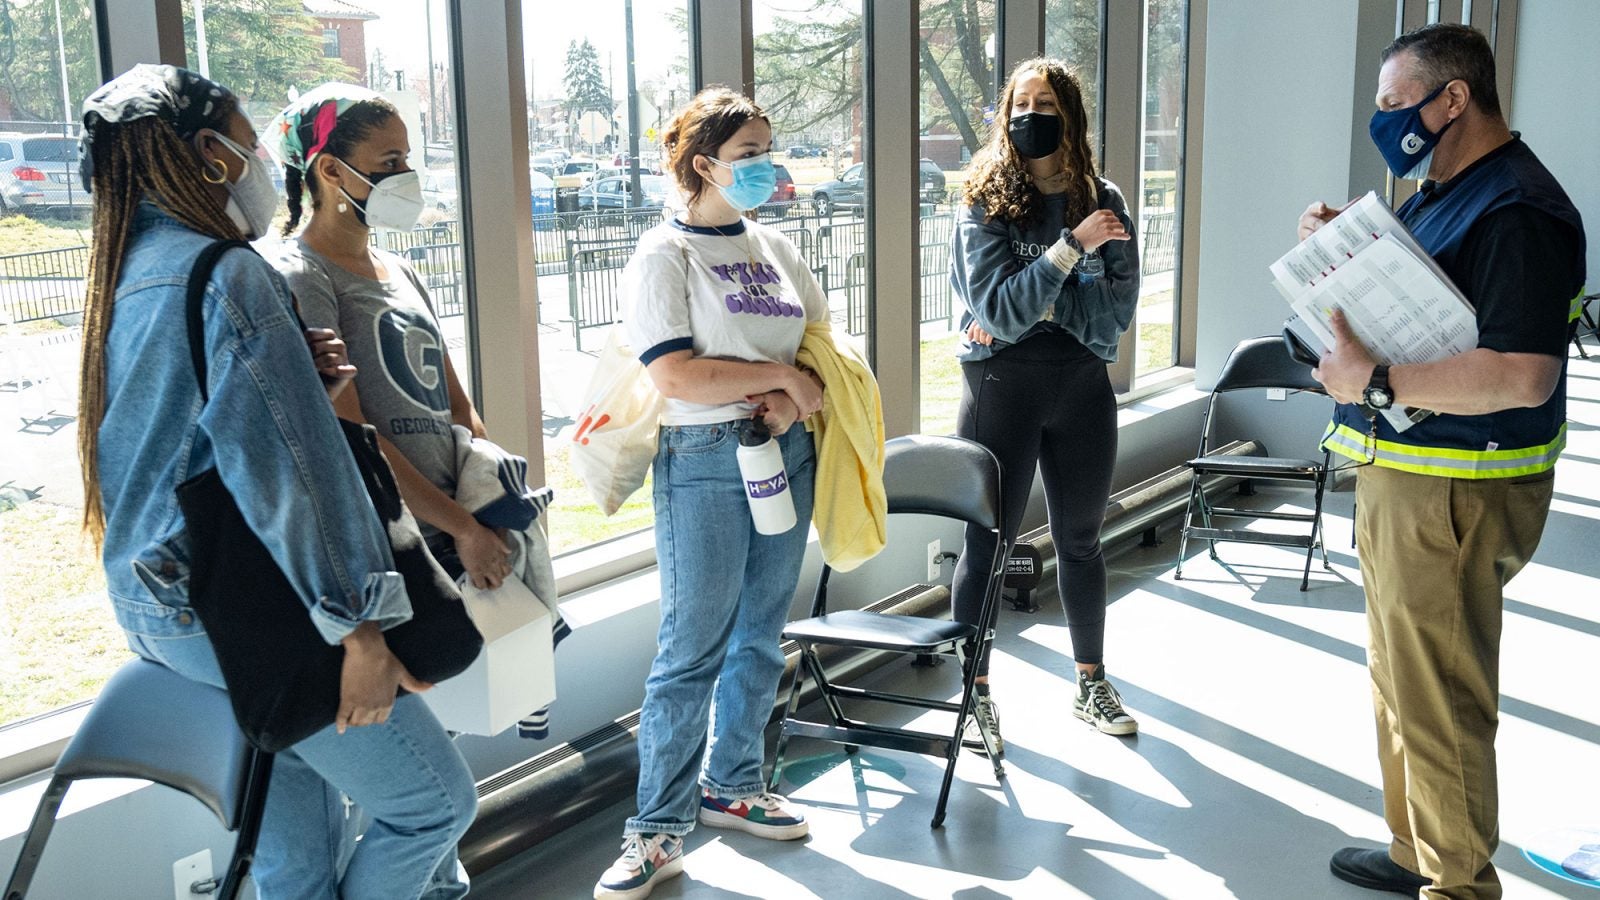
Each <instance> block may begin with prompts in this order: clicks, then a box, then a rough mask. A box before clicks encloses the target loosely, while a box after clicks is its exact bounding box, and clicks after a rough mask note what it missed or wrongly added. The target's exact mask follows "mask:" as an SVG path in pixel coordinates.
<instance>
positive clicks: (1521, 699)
mask: <svg viewBox="0 0 1600 900" xmlns="http://www.w3.org/2000/svg"><path fill="white" fill-rule="evenodd" d="M1571 376H1572V377H1571V380H1570V382H1569V385H1570V395H1571V419H1572V423H1571V425H1570V435H1569V441H1570V444H1569V450H1568V452H1567V455H1566V456H1565V457H1564V458H1563V461H1562V462H1561V464H1560V468H1559V470H1558V476H1557V484H1556V500H1555V503H1554V508H1553V510H1552V512H1551V516H1550V522H1549V526H1548V528H1547V530H1546V532H1545V537H1544V540H1543V543H1542V544H1541V546H1540V548H1539V552H1538V554H1537V555H1536V557H1535V559H1534V562H1533V563H1532V564H1531V565H1530V566H1529V567H1528V568H1527V569H1526V570H1525V571H1524V572H1523V574H1522V575H1520V576H1519V577H1518V578H1517V579H1516V580H1514V581H1513V582H1512V583H1511V585H1510V586H1509V588H1508V589H1507V592H1506V604H1505V608H1506V613H1507V615H1506V618H1505V635H1504V641H1503V648H1502V701H1501V711H1502V715H1501V728H1500V734H1499V742H1498V746H1499V752H1500V797H1501V838H1502V843H1501V846H1500V851H1499V853H1498V854H1497V855H1496V857H1495V863H1496V865H1497V867H1498V868H1499V870H1500V873H1501V878H1502V880H1503V881H1504V883H1505V887H1506V896H1507V897H1511V898H1537V897H1578V896H1596V897H1600V894H1591V893H1590V891H1589V890H1587V889H1586V888H1585V886H1583V885H1580V884H1579V883H1577V882H1575V881H1571V880H1562V879H1561V878H1559V877H1557V876H1556V875H1553V874H1550V873H1548V872H1546V871H1544V870H1541V869H1540V868H1539V867H1538V866H1537V865H1536V864H1535V863H1534V862H1532V861H1530V860H1529V859H1528V858H1527V856H1525V854H1524V851H1525V850H1532V851H1535V852H1542V853H1543V854H1544V855H1545V856H1554V857H1555V858H1556V862H1557V864H1559V862H1560V860H1561V859H1562V858H1564V857H1565V856H1566V855H1567V854H1568V853H1570V852H1572V851H1573V850H1576V849H1577V846H1578V845H1579V844H1580V843H1586V842H1600V780H1597V779H1596V778H1595V777H1594V773H1596V772H1600V704H1597V703H1596V695H1595V685H1596V684H1600V606H1597V598H1600V564H1597V563H1596V552H1597V550H1600V522H1597V520H1600V363H1583V362H1579V361H1577V360H1576V359H1574V361H1573V365H1572V373H1571ZM1352 498H1353V494H1351V493H1349V492H1339V493H1333V494H1330V495H1329V497H1328V512H1327V521H1326V526H1327V544H1328V549H1329V557H1330V561H1331V562H1332V566H1333V568H1332V571H1323V570H1321V568H1320V567H1319V566H1313V569H1312V583H1311V589H1310V590H1309V591H1307V592H1306V593H1301V592H1300V591H1299V590H1297V588H1298V582H1299V564H1300V559H1299V557H1298V555H1297V554H1296V553H1295V552H1294V551H1292V550H1287V549H1280V548H1272V547H1257V546H1248V545H1237V544H1228V545H1222V547H1221V554H1222V559H1223V560H1224V564H1221V565H1219V564H1217V563H1215V562H1212V561H1211V560H1209V559H1207V558H1206V557H1205V551H1204V549H1203V548H1194V547H1191V548H1190V549H1191V560H1192V561H1191V562H1190V563H1189V564H1188V565H1187V566H1186V567H1185V572H1184V579H1183V580H1182V581H1177V580H1175V579H1174V577H1173V571H1172V569H1173V563H1174V561H1175V559H1176V553H1177V542H1176V540H1175V539H1173V538H1171V537H1169V538H1168V539H1167V540H1166V542H1165V543H1163V544H1162V545H1161V546H1159V547H1157V548H1153V549H1142V548H1137V547H1129V548H1126V549H1123V550H1119V551H1118V552H1117V553H1115V554H1114V556H1113V558H1112V560H1111V596H1112V598H1113V603H1112V606H1111V608H1110V610H1109V620H1108V632H1107V662H1108V667H1109V672H1110V675H1111V677H1112V679H1113V681H1114V682H1115V683H1116V684H1117V685H1118V686H1119V688H1120V690H1121V691H1122V695H1123V698H1124V700H1125V701H1126V703H1127V705H1128V707H1129V709H1130V710H1131V711H1132V712H1133V713H1134V714H1135V715H1136V716H1137V717H1138V718H1139V720H1140V724H1141V726H1142V727H1141V731H1140V734H1139V735H1138V736H1137V737H1136V738H1129V739H1122V738H1113V737H1107V736H1104V735H1101V734H1099V733H1097V732H1095V731H1093V730H1091V729H1089V728H1088V727H1087V726H1085V725H1083V724H1082V723H1080V722H1078V721H1077V720H1075V719H1073V718H1072V717H1071V715H1070V711H1069V709H1070V707H1069V704H1070V694H1069V691H1070V690H1071V668H1072V663H1071V659H1070V654H1069V652H1068V644H1067V631H1066V628H1065V627H1064V625H1063V620H1062V618H1061V611H1060V606H1059V604H1058V603H1057V602H1056V601H1055V599H1054V598H1053V597H1052V596H1041V598H1040V600H1041V603H1043V608H1042V609H1041V610H1040V611H1039V612H1037V613H1034V614H1031V615H1029V614H1022V613H1016V612H1011V611H1010V610H1006V611H1004V612H1003V613H1002V616H1001V623H1000V635H999V639H998V643H997V649H996V654H995V659H994V663H993V677H994V685H995V686H994V694H995V697H996V699H997V701H998V702H999V704H1000V709H1001V714H1002V725H1003V731H1004V734H1005V737H1006V741H1007V753H1006V769H1007V773H1008V777H1007V778H1006V779H1005V780H1004V781H1003V782H1001V783H999V784H996V783H995V780H994V778H993V775H992V773H991V771H990V769H989V766H988V765H987V763H986V762H985V761H983V760H981V759H979V758H977V757H973V756H971V755H966V756H964V757H963V758H962V760H961V761H960V762H959V764H958V768H957V771H956V782H955V785H954V787H953V788H952V792H951V799H950V810H949V816H948V819H947V821H946V823H945V826H944V827H943V828H942V829H940V830H930V829H929V827H928V820H929V817H930V816H931V815H932V811H933V800H934V797H935V796H936V794H937V791H938V779H939V776H940V767H939V763H938V761H936V760H933V759H931V758H928V757H923V756H916V755H912V754H905V753H895V752H891V751H876V750H871V749H867V750H864V751H863V752H862V753H861V754H860V755H859V756H858V757H856V758H854V759H851V758H849V757H846V756H845V755H844V754H843V753H842V752H840V748H838V747H836V746H833V745H825V744H819V743H812V742H804V741H796V742H794V743H793V744H792V745H791V749H790V755H789V759H790V760H791V761H790V762H789V763H788V764H787V766H786V776H785V780H784V784H783V787H782V788H781V790H783V791H784V792H785V793H787V794H788V796H789V797H790V798H791V799H792V800H793V801H794V802H795V804H796V805H797V806H798V807H800V808H801V809H802V810H804V812H805V813H806V815H807V816H808V817H809V818H810V820H811V824H812V830H811V835H810V836H809V837H808V838H807V839H805V840H803V841H798V842H794V843H788V844H779V843H772V842H767V841H762V840H760V839H757V838H754V837H750V836H748V835H744V834H739V833H728V832H721V831H716V830H713V829H707V828H701V829H698V830H697V831H695V832H694V833H693V834H692V835H691V836H690V838H689V841H688V852H687V857H686V868H685V873H684V875H683V876H681V877H679V878H677V879H675V880H672V881H669V882H666V883H665V884H663V885H662V886H661V887H659V888H658V889H657V890H656V891H655V893H654V895H653V896H655V897H661V898H690V897H692V898H732V897H761V898H789V897H795V898H806V897H817V898H830V900H831V898H854V897H874V898H903V897H919V898H922V897H927V898H946V897H948V898H960V900H979V898H992V897H1062V898H1066V897H1094V898H1118V900H1121V898H1134V900H1139V898H1155V897H1173V898H1211V897H1242V898H1267V897H1272V898H1281V897H1297V898H1345V897H1348V898H1353V900H1354V898H1366V897H1378V896H1382V895H1380V894H1376V893H1373V892H1369V891H1365V890H1361V889H1358V888H1354V887H1351V886H1349V885H1346V884H1344V883H1342V882H1339V881H1337V880H1336V879H1334V878H1333V877H1332V876H1331V875H1330V874H1329V873H1328V868H1327V860H1328V856H1329V854H1330V853H1331V852H1332V851H1333V850H1335V849H1337V848H1338V847H1341V846H1345V845H1348V844H1363V845H1366V846H1380V845H1381V844H1383V843H1384V842H1385V841H1386V840H1387V835H1386V831H1385V828H1384V825H1383V821H1382V818H1381V816H1380V805H1379V800H1380V798H1379V792H1378V789H1377V782H1378V770H1377V765H1376V759H1375V756H1374V752H1373V750H1374V737H1373V725H1372V719H1371V708H1370V695H1369V693H1368V682H1367V675H1366V670H1365V650H1364V646H1365V639H1366V625H1365V620H1364V614H1363V599H1362V594H1361V589H1360V586H1359V585H1360V573H1359V571H1358V568H1357V562H1356V558H1355V556H1354V551H1352V550H1351V547H1350V534H1351V513H1352ZM1257 502H1261V503H1264V504H1268V505H1274V504H1278V503H1283V504H1297V503H1299V502H1301V497H1300V496H1298V495H1294V494H1291V493H1289V492H1282V493H1276V492H1272V491H1267V490H1263V491H1262V492H1261V493H1260V494H1259V495H1258V498H1257ZM1052 593H1053V592H1052ZM956 677H957V676H956V672H955V671H954V669H953V667H951V666H944V667H941V668H939V669H935V670H925V669H912V668H910V667H908V666H905V665H903V664H898V663H897V664H893V665H891V666H889V667H886V668H884V669H881V670H879V672H878V673H875V675H874V678H875V679H876V680H878V681H880V682H882V683H886V684H893V685H895V686H896V687H901V688H907V687H913V686H917V685H920V686H921V687H922V688H924V689H926V690H928V691H929V692H930V693H942V694H945V695H947V696H949V695H953V694H954V692H955V690H956ZM936 716H937V714H932V713H930V714H927V717H926V718H927V720H928V721H929V722H930V723H931V722H932V720H933V719H934V718H935V717H936ZM632 808H633V807H632V802H631V801H629V802H625V803H620V804H618V805H616V806H615V807H613V808H612V809H610V810H608V811H606V812H605V813H603V814H601V815H597V816H595V817H594V818H592V819H590V820H588V821H587V822H585V823H584V824H583V825H582V826H580V827H578V828H575V829H572V830H570V831H568V832H567V833H565V834H563V835H561V836H560V837H559V838H556V839H554V840H552V841H549V842H546V843H545V844H543V845H541V846H539V847H536V848H534V849H533V850H531V851H529V852H528V853H526V854H524V855H523V856H522V857H519V858H518V859H516V860H515V861H513V862H512V863H509V864H506V865H503V866H501V867H499V868H498V869H497V870H495V871H493V872H491V873H488V874H486V875H484V876H481V877H480V878H479V879H478V881H477V884H476V885H475V888H476V889H475V890H474V896H477V897H485V898H532V897H563V898H564V897H587V896H589V891H590V890H591V887H592V885H593V883H594V881H595V879H596V878H597V877H598V876H599V874H600V872H601V871H602V870H604V869H605V867H606V866H607V865H609V864H610V862H611V860H612V859H613V858H614V857H615V855H616V852H617V842H618V835H619V834H620V829H621V825H622V821H623V819H625V818H626V817H627V816H628V815H629V814H630V813H631V812H632ZM1591 832H1592V833H1591ZM1558 867H1559V866H1558ZM1594 886H1600V885H1594V884H1591V885H1590V887H1594Z"/></svg>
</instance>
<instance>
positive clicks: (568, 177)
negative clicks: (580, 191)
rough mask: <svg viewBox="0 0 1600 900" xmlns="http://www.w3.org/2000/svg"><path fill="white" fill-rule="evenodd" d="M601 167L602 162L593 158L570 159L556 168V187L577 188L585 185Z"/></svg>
mask: <svg viewBox="0 0 1600 900" xmlns="http://www.w3.org/2000/svg"><path fill="white" fill-rule="evenodd" d="M599 169H600V163H598V162H596V161H595V160H592V159H569V160H567V161H566V162H564V163H562V164H561V168H559V169H557V170H556V187H562V188H575V187H583V186H584V185H585V184H587V183H588V182H589V180H590V179H592V178H594V177H595V173H596V172H598V171H599Z"/></svg>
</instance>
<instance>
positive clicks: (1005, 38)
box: [995, 0, 1044, 100]
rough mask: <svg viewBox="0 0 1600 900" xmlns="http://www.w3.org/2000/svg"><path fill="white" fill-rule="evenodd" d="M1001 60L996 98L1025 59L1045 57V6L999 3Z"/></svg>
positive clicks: (1029, 1) (1032, 1)
mask: <svg viewBox="0 0 1600 900" xmlns="http://www.w3.org/2000/svg"><path fill="white" fill-rule="evenodd" d="M997 14H998V16H999V22H998V24H999V26H1000V60H1001V64H1000V67H999V69H998V70H997V71H996V72H995V80H996V81H997V82H999V85H998V86H997V87H996V89H995V98H996V100H998V99H999V96H1000V91H1001V90H1003V89H1004V87H1005V80H1006V77H1007V76H1008V75H1010V74H1011V70H1012V69H1015V68H1016V67H1017V64H1018V63H1020V62H1022V61H1023V60H1025V59H1032V58H1033V57H1035V56H1043V55H1044V3H1043V2H1041V0H1000V3H999V5H998V7H997Z"/></svg>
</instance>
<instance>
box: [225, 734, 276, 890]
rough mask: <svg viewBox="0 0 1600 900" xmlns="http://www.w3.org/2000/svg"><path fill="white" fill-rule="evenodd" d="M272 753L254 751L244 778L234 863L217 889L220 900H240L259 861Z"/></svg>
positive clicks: (270, 777)
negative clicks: (251, 872)
mask: <svg viewBox="0 0 1600 900" xmlns="http://www.w3.org/2000/svg"><path fill="white" fill-rule="evenodd" d="M272 760H273V755H272V754H271V753H263V752H262V751H260V750H255V751H252V752H251V755H250V772H249V774H248V775H246V776H245V789H244V806H243V808H242V809H241V810H240V813H239V836H238V838H237V839H235V840H234V842H233V860H232V862H230V863H228V872H227V874H226V875H225V876H224V877H223V879H222V885H221V887H219V888H218V889H217V900H238V897H239V892H240V891H241V890H243V889H244V883H245V881H246V879H248V878H249V877H250V866H251V864H253V863H254V862H255V859H256V841H257V839H259V838H260V837H261V819H262V816H263V815H265V813H266V811H267V789H268V787H270V786H271V783H272Z"/></svg>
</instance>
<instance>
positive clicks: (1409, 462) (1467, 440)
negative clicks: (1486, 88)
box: [1323, 136, 1585, 478]
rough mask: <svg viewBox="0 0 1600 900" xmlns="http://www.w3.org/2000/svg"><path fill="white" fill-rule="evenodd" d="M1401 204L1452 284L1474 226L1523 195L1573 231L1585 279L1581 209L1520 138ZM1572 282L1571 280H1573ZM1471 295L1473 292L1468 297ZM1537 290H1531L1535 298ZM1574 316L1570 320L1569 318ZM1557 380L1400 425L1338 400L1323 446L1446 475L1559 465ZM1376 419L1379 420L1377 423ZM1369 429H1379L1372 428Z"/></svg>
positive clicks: (1528, 471) (1562, 415)
mask: <svg viewBox="0 0 1600 900" xmlns="http://www.w3.org/2000/svg"><path fill="white" fill-rule="evenodd" d="M1424 188H1425V190H1422V191H1419V192H1418V193H1417V194H1415V195H1414V196H1412V198H1411V199H1410V200H1408V201H1406V203H1405V205H1404V206H1402V207H1400V210H1399V212H1398V216H1399V218H1400V220H1401V221H1402V222H1404V223H1405V224H1406V227H1407V228H1409V229H1410V230H1411V233H1412V235H1413V236H1415V237H1416V239H1417V242H1418V243H1419V244H1421V245H1422V247H1423V249H1424V250H1426V251H1427V252H1428V254H1429V255H1430V256H1432V257H1433V259H1434V261H1436V262H1437V263H1438V264H1439V267H1440V268H1442V269H1444V271H1445V274H1447V275H1449V276H1450V278H1451V280H1453V281H1454V282H1455V283H1456V284H1457V285H1458V286H1459V285H1462V284H1464V283H1465V275H1466V271H1467V267H1468V265H1469V264H1470V263H1471V260H1468V259H1462V258H1460V251H1461V248H1462V244H1463V243H1464V242H1465V240H1466V237H1467V234H1468V232H1469V231H1470V230H1471V228H1472V225H1473V224H1474V223H1476V222H1477V221H1479V220H1480V219H1482V218H1483V217H1484V216H1486V215H1488V214H1489V213H1492V212H1494V211H1495V210H1497V209H1501V208H1503V207H1506V206H1509V205H1511V204H1514V203H1523V204H1527V205H1530V206H1532V207H1534V208H1535V209H1538V210H1540V211H1542V212H1546V213H1549V214H1550V215H1551V216H1553V217H1554V218H1555V219H1556V221H1557V222H1559V223H1561V224H1564V225H1567V226H1569V227H1571V228H1573V229H1574V230H1575V231H1576V232H1577V234H1578V258H1577V259H1576V260H1575V261H1574V271H1575V273H1576V283H1575V284H1574V285H1573V288H1578V287H1579V285H1581V284H1582V283H1583V266H1584V252H1585V251H1584V237H1583V222H1582V219H1581V218H1580V217H1579V215H1578V211H1577V209H1576V208H1575V207H1574V206H1573V205H1572V201H1571V200H1569V199H1568V198H1567V194H1566V192H1565V191H1563V190H1562V188H1561V185H1560V184H1558V183H1557V182H1556V180H1555V178H1554V176H1552V175H1551V174H1550V172H1549V170H1547V169H1546V168H1545V167H1544V165H1543V164H1542V163H1540V162H1539V159H1538V157H1536V156H1534V155H1533V151H1532V150H1529V149H1528V147H1527V145H1526V144H1524V143H1522V140H1521V138H1520V137H1515V136H1514V137H1513V139H1512V140H1511V141H1510V142H1509V143H1507V144H1505V145H1503V146H1501V147H1498V148H1496V149H1495V150H1493V151H1491V152H1490V153H1489V154H1488V155H1487V156H1485V157H1484V158H1483V159H1480V160H1479V161H1477V162H1476V163H1473V164H1472V165H1471V166H1469V167H1468V168H1467V169H1466V170H1465V171H1463V172H1461V173H1460V174H1458V175H1457V176H1456V177H1455V178H1452V179H1451V180H1450V181H1449V182H1447V183H1445V184H1443V185H1424ZM1569 289H1570V288H1569ZM1582 296H1583V291H1582V289H1581V288H1580V289H1579V290H1578V297H1579V299H1578V300H1574V301H1573V306H1572V308H1571V310H1569V309H1566V308H1563V309H1561V310H1560V312H1557V311H1555V310H1551V309H1549V308H1548V307H1546V308H1545V310H1544V311H1541V310H1540V309H1539V308H1537V307H1536V306H1531V305H1530V306H1529V307H1528V309H1527V314H1528V315H1535V316H1536V315H1563V314H1565V315H1569V316H1571V315H1574V313H1573V312H1572V310H1576V309H1578V304H1579V303H1581V298H1582ZM1467 299H1468V300H1475V298H1473V297H1470V296H1469V297H1468V298H1467ZM1538 299H1539V298H1533V300H1534V302H1538ZM1568 321H1569V322H1570V321H1571V319H1570V318H1569V319H1568ZM1561 365H1562V368H1561V379H1560V381H1559V382H1557V385H1556V389H1555V391H1554V392H1553V393H1552V394H1551V395H1550V398H1549V399H1548V400H1546V401H1545V402H1544V403H1543V404H1542V405H1540V406H1537V407H1534V408H1531V409H1505V410H1500V411H1499V412H1493V413H1488V414H1485V415H1477V416H1462V415H1449V414H1437V415H1432V416H1429V417H1428V418H1426V419H1424V420H1422V421H1421V422H1418V423H1416V424H1414V425H1412V426H1411V427H1410V428H1408V429H1406V430H1405V431H1403V432H1397V431H1395V430H1394V428H1393V426H1391V425H1390V424H1389V423H1388V421H1387V420H1386V419H1384V418H1383V417H1382V416H1379V417H1378V418H1377V420H1376V422H1375V423H1374V422H1372V421H1369V420H1368V419H1367V416H1366V413H1365V411H1364V410H1363V409H1362V407H1360V406H1358V405H1356V404H1352V403H1345V404H1340V405H1339V406H1338V407H1337V408H1336V409H1335V410H1334V414H1333V421H1332V422H1330V423H1329V424H1328V430H1327V431H1326V432H1325V433H1324V434H1323V446H1324V447H1326V448H1327V449H1328V450H1331V451H1332V452H1334V453H1337V454H1339V455H1340V456H1344V457H1347V458H1349V459H1352V460H1355V461H1356V462H1371V463H1373V464H1374V465H1377V466H1381V467H1384V468H1390V469H1399V470H1402V471H1406V472H1414V473H1417V474H1420V475H1437V476H1442V477H1447V478H1512V477H1515V476H1519V475H1532V474H1535V473H1537V472H1543V471H1545V470H1547V469H1550V468H1552V467H1554V466H1555V464H1556V460H1557V459H1558V458H1559V457H1560V456H1561V450H1562V448H1563V447H1565V446H1566V441H1567V424H1566V423H1567V379H1566V361H1565V358H1564V357H1563V360H1562V364H1561ZM1374 425H1375V426H1376V428H1374ZM1374 431H1375V434H1374Z"/></svg>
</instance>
